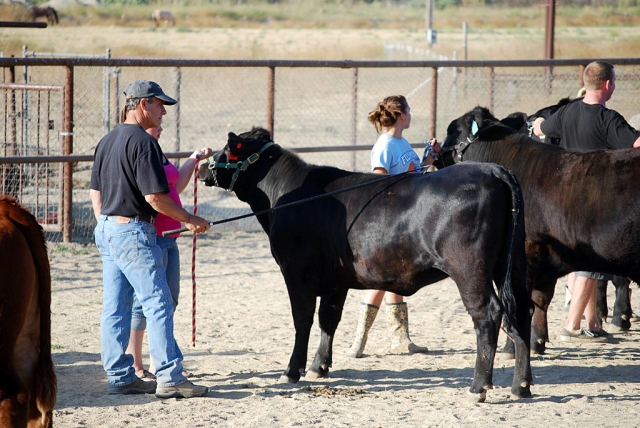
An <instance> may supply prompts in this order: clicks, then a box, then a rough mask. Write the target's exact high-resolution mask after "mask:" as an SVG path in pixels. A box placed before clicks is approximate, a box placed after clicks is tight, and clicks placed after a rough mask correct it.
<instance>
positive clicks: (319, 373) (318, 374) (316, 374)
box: [304, 369, 329, 379]
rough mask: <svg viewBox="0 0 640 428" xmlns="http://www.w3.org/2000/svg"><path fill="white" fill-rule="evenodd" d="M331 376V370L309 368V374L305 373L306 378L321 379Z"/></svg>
mask: <svg viewBox="0 0 640 428" xmlns="http://www.w3.org/2000/svg"><path fill="white" fill-rule="evenodd" d="M328 376H329V370H322V369H321V370H312V369H309V371H307V374H306V375H304V378H305V379H321V378H323V377H328Z"/></svg>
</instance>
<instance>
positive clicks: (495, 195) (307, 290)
mask: <svg viewBox="0 0 640 428" xmlns="http://www.w3.org/2000/svg"><path fill="white" fill-rule="evenodd" d="M199 178H200V180H202V181H203V182H204V184H205V185H207V186H217V187H221V188H223V189H228V190H230V191H231V190H232V191H234V192H235V194H236V196H237V197H238V199H240V200H241V201H244V202H247V203H248V204H249V206H250V207H251V209H252V210H253V211H254V212H256V213H258V212H261V211H262V210H265V209H269V208H272V207H273V208H276V209H277V208H278V207H279V206H282V205H283V204H287V203H292V202H296V201H300V200H304V199H305V198H314V200H312V201H308V202H304V203H300V204H296V205H294V206H291V207H287V208H284V209H280V210H277V211H274V212H267V213H265V212H261V213H260V214H259V215H257V219H258V222H259V223H260V224H261V226H262V228H263V229H264V231H265V232H266V233H267V235H268V236H269V241H270V244H271V253H272V255H273V257H274V258H275V260H276V262H277V263H278V265H279V266H280V270H281V271H282V274H283V276H284V280H285V282H286V284H287V289H288V292H289V299H290V302H291V311H292V314H293V320H294V325H295V329H296V334H295V346H294V349H293V353H292V355H291V359H290V361H289V366H288V367H287V369H286V370H285V372H284V374H283V375H282V376H281V378H280V382H285V383H286V382H289V383H295V382H297V381H298V380H299V379H300V375H301V374H302V373H303V372H304V370H305V366H306V363H307V350H308V346H309V344H308V342H309V334H310V330H311V326H312V324H313V318H314V311H315V308H316V298H317V297H318V296H320V308H319V310H318V319H319V324H320V329H321V332H322V334H321V341H320V346H319V347H318V350H317V352H316V356H315V359H314V361H313V364H312V365H311V367H310V368H309V370H308V371H307V372H306V377H307V378H320V377H326V376H327V375H328V373H329V367H331V365H332V362H333V356H332V352H333V351H332V344H333V338H334V333H335V331H336V328H337V326H338V323H339V322H340V318H341V316H342V309H343V306H344V302H345V299H346V298H347V292H348V289H349V288H356V289H383V290H388V291H393V292H394V293H398V294H401V295H404V296H409V295H411V294H414V293H415V292H417V291H418V290H419V289H420V288H422V287H424V286H426V285H428V284H432V283H434V282H436V281H440V280H442V279H444V278H446V277H447V276H450V277H451V278H452V279H453V280H454V281H455V283H456V284H457V286H458V290H459V291H460V295H461V296H462V301H463V303H464V305H465V307H466V309H467V311H468V312H469V314H470V315H471V318H472V319H473V323H474V326H475V330H476V335H477V356H476V365H475V374H474V379H473V382H472V385H471V388H470V393H471V394H472V397H474V398H475V399H476V400H477V401H483V400H484V399H485V397H486V390H487V389H490V388H491V387H492V377H493V361H494V356H495V352H496V349H497V340H498V333H499V330H500V323H501V319H502V317H503V315H504V322H505V328H506V331H507V334H508V335H510V336H511V337H513V338H514V340H515V341H516V345H515V347H516V348H515V349H516V356H515V358H516V364H515V369H514V375H513V384H512V388H511V393H512V395H513V396H514V397H529V396H530V395H531V391H530V385H531V384H532V377H531V367H530V357H529V336H528V335H529V334H530V320H531V318H530V317H531V313H532V306H531V301H530V297H529V291H528V290H527V288H526V284H525V283H526V280H525V253H524V223H523V222H524V215H523V211H522V199H521V192H520V187H519V185H518V183H517V181H516V180H515V179H514V178H513V175H512V174H511V173H510V172H509V171H507V170H506V169H505V168H503V167H500V166H497V165H489V164H475V165H469V164H465V165H460V166H459V167H457V168H455V169H446V170H444V171H438V172H433V173H428V174H418V173H410V174H399V175H394V176H387V177H383V178H380V175H377V174H362V173H354V172H348V171H343V170H341V169H337V168H333V167H328V166H316V165H309V164H306V163H305V162H304V161H302V159H300V158H299V157H298V156H297V155H295V154H294V153H292V152H290V151H288V150H285V149H283V148H282V147H280V146H278V145H276V144H275V143H274V142H273V141H272V140H271V135H270V133H269V132H268V131H266V130H264V129H261V128H256V129H253V130H252V131H249V132H246V133H244V134H240V135H239V136H238V135H236V134H234V133H229V136H228V143H227V145H226V146H225V147H224V149H223V150H221V151H219V152H217V153H216V154H214V156H213V162H212V163H206V164H203V165H202V166H201V167H200V170H199ZM352 186H357V188H355V189H351V190H348V191H342V190H343V189H345V188H349V187H352ZM330 192H336V193H335V194H333V193H331V194H330ZM237 262H238V263H240V262H242V260H238V261H237ZM493 281H495V283H496V286H497V288H498V290H499V291H498V293H499V297H498V295H496V292H495V291H494V287H493Z"/></svg>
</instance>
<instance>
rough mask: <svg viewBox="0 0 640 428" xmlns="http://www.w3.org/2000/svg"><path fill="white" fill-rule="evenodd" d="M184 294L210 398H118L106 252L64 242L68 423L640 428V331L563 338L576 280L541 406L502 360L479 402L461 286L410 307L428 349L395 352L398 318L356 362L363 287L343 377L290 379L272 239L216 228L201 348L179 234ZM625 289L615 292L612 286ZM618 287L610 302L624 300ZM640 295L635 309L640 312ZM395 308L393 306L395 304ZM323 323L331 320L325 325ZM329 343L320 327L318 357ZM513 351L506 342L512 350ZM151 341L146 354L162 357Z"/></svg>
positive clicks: (439, 287)
mask: <svg viewBox="0 0 640 428" xmlns="http://www.w3.org/2000/svg"><path fill="white" fill-rule="evenodd" d="M179 242H180V247H181V251H182V256H183V266H182V296H181V299H180V302H181V303H180V305H179V306H178V309H177V313H176V321H175V324H176V337H177V339H178V343H179V344H180V346H181V348H182V350H183V353H184V357H185V359H184V364H185V367H186V368H188V369H189V370H191V371H193V372H194V373H195V374H196V376H195V379H194V380H195V382H196V383H199V384H203V385H207V386H208V387H209V388H210V392H209V393H208V394H207V396H206V397H202V398H193V399H187V400H184V399H168V400H160V399H157V398H155V397H154V396H140V395H137V396H109V395H107V393H106V392H107V381H106V375H105V373H104V371H103V370H102V366H101V363H100V312H101V309H102V303H101V301H102V272H101V269H102V262H101V259H100V256H99V254H98V251H97V250H96V248H95V246H93V245H90V246H81V245H79V244H50V247H49V253H50V258H51V267H52V277H53V303H52V312H53V323H52V324H53V327H52V328H53V331H52V336H53V338H52V342H53V347H54V349H53V358H54V363H55V367H56V371H57V375H58V388H59V392H58V402H57V405H56V407H55V411H54V424H55V426H56V427H168V426H172V427H174V426H175V427H209V426H223V427H226V426H228V427H240V426H242V427H289V426H305V427H306V426H317V427H390V426H404V427H419V426H420V427H422V426H446V427H451V426H462V427H477V426H509V427H516V426H527V427H540V426H556V427H565V426H566V427H574V426H580V427H596V426H598V427H613V426H620V427H622V426H624V427H632V426H638V425H639V424H640V422H638V421H639V419H638V413H639V412H640V404H639V402H640V393H639V389H638V382H639V379H640V365H639V364H638V361H639V359H640V356H639V354H638V342H639V341H640V335H639V333H638V327H637V326H636V325H634V326H632V330H631V331H630V332H629V333H625V334H616V335H615V336H614V337H615V340H614V343H610V344H603V345H573V344H566V343H564V342H560V341H559V338H558V337H557V332H558V330H559V329H560V327H561V326H562V323H563V321H564V314H563V296H564V292H563V287H564V283H565V281H564V280H560V281H559V283H558V285H557V290H556V299H555V300H554V301H553V303H552V305H551V308H550V326H551V340H552V342H551V343H550V344H549V346H548V352H547V354H546V355H544V356H534V357H533V358H532V370H533V375H534V378H535V386H533V387H532V388H531V389H532V392H533V398H530V399H523V400H519V401H512V400H510V399H509V391H510V385H511V379H512V375H513V363H512V362H511V361H502V360H501V359H500V358H499V357H498V358H497V359H496V363H495V372H494V385H495V389H493V390H492V391H489V393H488V394H487V401H486V402H485V403H482V404H477V403H471V402H469V401H468V399H467V396H466V392H467V389H468V387H469V385H470V383H471V379H472V376H473V366H474V361H475V334H474V330H473V326H472V323H471V319H470V317H469V316H468V314H467V313H466V311H465V309H464V307H463V305H462V303H461V300H460V297H459V294H458V292H457V289H456V287H455V285H454V284H453V283H452V281H450V280H445V281H442V282H439V283H436V284H433V285H431V286H429V287H426V288H424V289H422V290H421V291H420V292H418V293H417V294H416V295H414V296H412V297H410V298H408V299H407V301H408V303H409V309H410V327H411V334H412V338H413V339H414V341H415V342H416V343H417V344H419V345H426V346H428V347H429V350H430V352H429V353H428V354H426V355H401V356H392V355H386V354H385V353H384V351H383V349H384V346H385V344H386V343H387V333H386V330H385V322H384V313H383V312H381V313H380V315H379V316H378V319H377V320H376V322H375V323H374V326H373V328H372V331H371V334H370V338H369V343H368V346H367V349H366V351H365V356H364V357H363V358H361V359H351V358H348V357H347V356H346V355H345V352H346V351H347V349H348V347H349V346H350V344H351V341H352V338H353V333H354V331H355V327H356V312H357V309H358V305H359V301H360V298H361V297H362V295H363V292H362V291H358V290H354V291H351V292H350V293H349V297H348V299H347V303H346V307H345V310H344V314H343V319H342V322H341V324H340V326H339V328H338V331H337V334H336V338H335V342H334V364H333V367H332V369H331V372H330V375H329V378H326V379H321V380H316V381H307V380H305V379H304V377H303V378H302V379H301V381H300V382H299V383H297V384H292V385H281V384H278V383H277V380H278V378H279V377H280V375H281V374H282V372H283V371H284V369H285V367H286V365H287V363H288V360H289V356H290V352H291V350H292V348H293V339H294V328H293V322H292V317H291V312H290V308H289V301H288V297H287V294H286V288H285V285H284V282H283V279H282V276H281V274H280V272H279V269H278V267H277V265H276V263H275V262H274V260H273V258H272V257H271V254H270V252H269V243H268V240H267V237H266V235H265V234H264V233H247V232H223V233H216V232H215V230H212V231H211V232H210V233H209V234H208V235H207V236H204V235H201V238H199V240H198V252H197V260H198V263H197V287H198V288H197V329H198V330H197V341H196V346H195V348H194V347H192V346H191V275H190V261H191V238H190V237H183V238H180V239H179ZM611 289H612V287H611ZM612 298H613V294H612V291H610V293H609V300H610V302H611V301H612ZM639 299H640V292H636V293H635V294H634V295H633V305H634V307H636V308H640V301H638V300H639ZM383 310H384V308H383ZM316 324H317V322H316ZM318 342H319V335H318V329H317V325H316V326H314V329H313V332H312V338H311V341H310V351H309V363H308V364H310V361H311V359H312V358H313V355H314V353H315V348H316V347H317V344H318ZM503 343H504V334H501V337H500V345H501V346H502V344H503ZM147 351H148V348H147V346H146V345H145V347H144V352H145V358H147V359H148V356H147V355H146V352H147Z"/></svg>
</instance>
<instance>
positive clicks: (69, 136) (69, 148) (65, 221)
mask: <svg viewBox="0 0 640 428" xmlns="http://www.w3.org/2000/svg"><path fill="white" fill-rule="evenodd" d="M65 68H66V79H65V83H64V132H63V133H62V135H63V136H64V146H63V153H64V155H65V156H68V155H71V154H72V153H73V66H71V65H66V66H65ZM62 174H63V179H62V182H63V195H64V196H63V197H62V201H63V211H62V241H63V242H71V241H72V239H73V234H72V232H73V228H72V226H73V196H72V195H73V162H65V163H64V166H63V173H62Z"/></svg>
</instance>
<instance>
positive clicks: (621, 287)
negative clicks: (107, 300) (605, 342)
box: [605, 275, 632, 331]
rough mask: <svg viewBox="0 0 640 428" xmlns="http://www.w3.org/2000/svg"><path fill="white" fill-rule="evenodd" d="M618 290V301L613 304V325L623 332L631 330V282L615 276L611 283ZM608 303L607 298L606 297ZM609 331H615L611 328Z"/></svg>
mask: <svg viewBox="0 0 640 428" xmlns="http://www.w3.org/2000/svg"><path fill="white" fill-rule="evenodd" d="M611 282H612V283H613V285H614V287H615V288H616V300H615V302H614V304H613V316H612V317H611V324H612V325H613V326H616V327H617V328H619V329H620V330H622V331H626V330H629V329H630V328H631V312H632V311H631V299H630V298H629V285H630V284H631V281H629V279H627V278H625V277H622V276H617V275H616V276H614V277H613V280H612V281H611ZM605 301H606V296H605ZM609 330H614V329H613V328H611V327H609ZM614 331H615V330H614Z"/></svg>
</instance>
